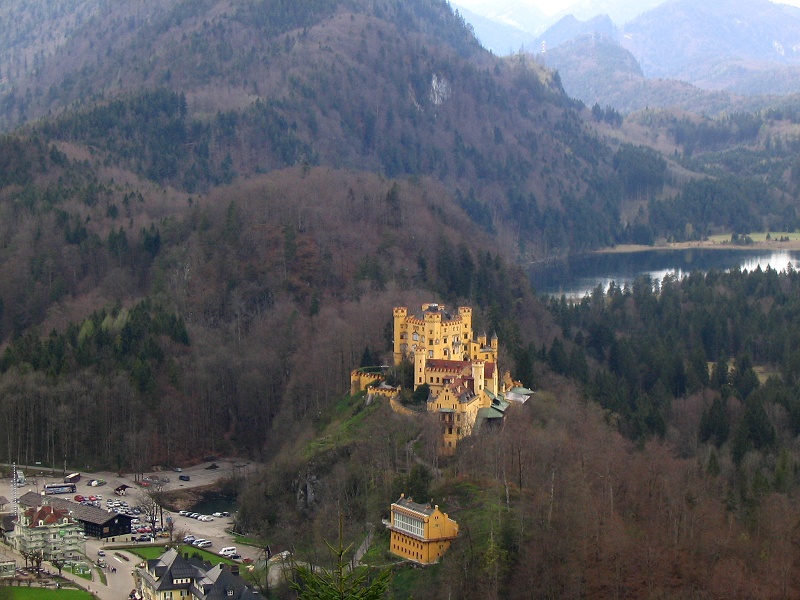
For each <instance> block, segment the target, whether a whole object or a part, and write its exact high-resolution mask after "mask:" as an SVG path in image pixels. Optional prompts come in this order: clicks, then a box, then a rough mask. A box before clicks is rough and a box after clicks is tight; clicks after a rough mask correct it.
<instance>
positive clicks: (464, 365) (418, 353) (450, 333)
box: [393, 303, 533, 454]
mask: <svg viewBox="0 0 800 600" xmlns="http://www.w3.org/2000/svg"><path fill="white" fill-rule="evenodd" d="M393 315H394V363H395V365H397V364H400V362H402V360H403V359H404V358H409V359H411V360H412V361H413V363H414V389H415V390H416V389H417V388H418V387H419V386H421V385H427V386H428V388H429V396H428V412H435V413H437V414H438V415H439V423H440V425H441V428H442V448H441V451H442V453H443V454H452V453H453V452H455V448H456V444H457V443H458V441H459V440H460V439H462V438H463V437H465V436H467V435H469V434H470V433H472V431H473V430H474V429H475V427H476V425H478V424H480V423H483V422H489V423H491V422H499V423H502V419H503V416H504V414H505V410H506V408H507V407H508V405H509V402H508V400H507V399H506V397H505V392H506V390H505V387H506V386H505V384H501V383H500V378H499V375H498V368H497V349H498V340H497V336H496V335H493V336H492V338H491V340H488V341H487V338H486V334H483V335H480V336H478V337H477V338H474V337H473V332H472V309H471V308H470V307H468V306H461V307H459V308H458V312H457V313H453V314H451V313H449V312H447V310H446V307H445V305H443V304H432V303H431V304H423V305H422V310H421V312H420V313H418V314H409V312H408V308H406V307H404V306H398V307H395V308H394V310H393ZM514 390H515V395H514V399H515V400H517V401H522V402H524V401H525V400H527V398H528V396H529V395H530V394H531V393H533V392H531V391H530V390H526V389H525V388H522V387H517V388H514Z"/></svg>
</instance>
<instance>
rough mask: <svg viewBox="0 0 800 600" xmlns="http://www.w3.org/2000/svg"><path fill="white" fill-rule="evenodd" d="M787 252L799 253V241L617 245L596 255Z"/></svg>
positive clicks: (725, 241) (597, 252) (703, 241)
mask: <svg viewBox="0 0 800 600" xmlns="http://www.w3.org/2000/svg"><path fill="white" fill-rule="evenodd" d="M693 249H702V250H750V251H752V250H787V251H800V239H790V240H789V241H785V242H779V241H778V240H754V241H753V243H752V244H747V245H741V246H740V245H737V244H731V242H730V241H729V240H724V241H720V240H715V239H709V240H702V241H697V242H674V243H671V244H662V245H658V246H645V245H641V244H619V245H617V246H612V247H609V248H601V249H600V250H597V251H596V254H618V253H623V252H648V251H652V250H693Z"/></svg>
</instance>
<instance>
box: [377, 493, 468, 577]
mask: <svg viewBox="0 0 800 600" xmlns="http://www.w3.org/2000/svg"><path fill="white" fill-rule="evenodd" d="M384 524H385V525H386V527H387V528H388V529H389V531H390V532H391V536H390V543H389V550H390V551H391V553H392V554H395V555H397V556H402V557H403V558H407V559H408V560H413V561H415V562H418V563H421V564H425V565H429V564H432V563H435V562H436V561H438V560H439V559H440V558H441V557H442V555H444V553H445V552H447V549H448V548H449V547H450V541H451V540H453V539H455V538H456V537H457V536H458V523H456V522H455V521H453V519H451V518H449V517H448V516H447V514H446V513H443V512H442V511H441V510H439V507H438V506H434V507H431V505H430V504H417V503H416V502H413V501H412V500H411V498H406V497H405V495H401V496H400V499H399V500H398V501H397V502H395V503H393V504H392V508H391V519H390V521H384Z"/></svg>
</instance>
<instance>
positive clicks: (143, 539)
mask: <svg viewBox="0 0 800 600" xmlns="http://www.w3.org/2000/svg"><path fill="white" fill-rule="evenodd" d="M152 539H153V538H151V537H150V536H149V535H147V534H144V535H140V536H139V537H138V538H136V541H138V542H150V541H152Z"/></svg>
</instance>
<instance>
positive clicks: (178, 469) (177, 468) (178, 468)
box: [172, 467, 183, 473]
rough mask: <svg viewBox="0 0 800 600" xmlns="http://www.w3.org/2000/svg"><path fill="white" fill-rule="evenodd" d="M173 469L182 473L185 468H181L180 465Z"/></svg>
mask: <svg viewBox="0 0 800 600" xmlns="http://www.w3.org/2000/svg"><path fill="white" fill-rule="evenodd" d="M172 470H173V471H175V472H176V473H182V472H183V469H181V468H180V467H174V468H173V469H172Z"/></svg>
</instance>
